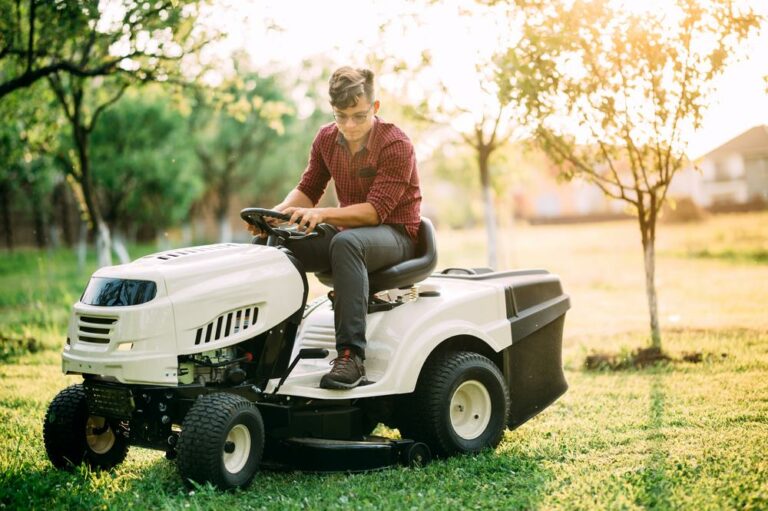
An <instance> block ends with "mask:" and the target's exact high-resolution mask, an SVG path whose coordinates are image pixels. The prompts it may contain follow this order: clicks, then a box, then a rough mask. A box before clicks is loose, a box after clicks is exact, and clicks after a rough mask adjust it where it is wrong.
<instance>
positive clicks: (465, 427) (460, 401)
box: [451, 380, 492, 440]
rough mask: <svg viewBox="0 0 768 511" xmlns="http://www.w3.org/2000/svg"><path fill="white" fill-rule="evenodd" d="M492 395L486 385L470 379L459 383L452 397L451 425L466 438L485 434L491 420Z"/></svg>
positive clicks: (458, 433) (469, 438)
mask: <svg viewBox="0 0 768 511" xmlns="http://www.w3.org/2000/svg"><path fill="white" fill-rule="evenodd" d="M491 411H492V405H491V395H490V394H488V389H486V388H485V385H483V384H482V383H480V382H479V381H477V380H468V381H465V382H464V383H462V384H461V385H459V387H458V388H457V389H456V391H455V392H454V393H453V397H451V426H453V430H454V431H455V432H456V434H457V435H459V436H460V437H461V438H463V439H464V440H472V439H475V438H477V437H479V436H480V435H482V434H483V432H484V431H485V428H487V427H488V423H489V422H491Z"/></svg>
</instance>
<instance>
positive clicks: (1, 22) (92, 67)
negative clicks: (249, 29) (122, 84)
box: [0, 0, 206, 100]
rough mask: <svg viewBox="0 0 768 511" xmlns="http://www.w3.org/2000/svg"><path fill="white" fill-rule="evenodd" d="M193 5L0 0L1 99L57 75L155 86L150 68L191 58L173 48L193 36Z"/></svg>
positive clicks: (157, 72)
mask: <svg viewBox="0 0 768 511" xmlns="http://www.w3.org/2000/svg"><path fill="white" fill-rule="evenodd" d="M197 3H198V0H194V1H192V2H190V1H189V0H179V1H175V0H160V1H156V2H142V1H137V0H124V1H121V2H119V3H114V2H112V3H109V2H99V1H98V0H60V1H55V2H54V1H40V0H27V1H23V0H0V68H1V69H2V73H0V100H2V99H3V98H4V96H6V95H8V94H10V93H12V92H14V91H16V90H19V89H23V88H25V87H29V86H30V85H32V84H33V83H35V82H37V81H38V80H41V79H44V78H47V77H49V76H51V75H53V74H57V73H58V74H62V73H63V74H69V75H72V76H77V77H80V78H91V77H96V76H111V75H114V74H116V73H127V74H133V75H136V76H138V77H139V78H140V79H142V80H153V79H162V78H163V77H164V72H163V71H161V69H160V68H158V67H157V66H156V65H155V64H156V63H158V62H162V61H168V60H178V59H179V58H180V57H181V56H182V55H183V53H185V52H189V51H190V48H184V49H183V51H181V52H179V49H180V46H179V45H178V42H179V41H180V40H181V39H183V38H186V37H187V36H189V34H190V32H191V30H192V24H191V21H192V20H193V19H194V13H193V11H194V9H192V7H194V5H195V4H197ZM190 4H191V5H190ZM145 35H151V37H144V36H145ZM180 35H183V36H184V37H183V38H182V37H179V36H180ZM205 43H206V41H205V40H196V41H195V42H194V43H193V47H194V48H200V47H202V45H203V44H205Z"/></svg>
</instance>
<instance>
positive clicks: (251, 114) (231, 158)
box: [190, 70, 294, 241]
mask: <svg viewBox="0 0 768 511" xmlns="http://www.w3.org/2000/svg"><path fill="white" fill-rule="evenodd" d="M191 108H192V115H191V117H190V119H191V124H192V127H193V132H194V148H195V152H196V154H197V157H198V159H199V162H200V167H201V171H202V176H203V179H204V181H205V184H206V194H205V195H204V196H203V198H202V199H201V203H202V204H206V205H210V206H211V207H212V208H213V210H214V216H215V218H216V220H217V222H218V224H219V226H220V239H221V241H229V240H231V237H232V231H231V226H230V224H229V210H230V203H231V199H232V196H233V195H234V194H235V193H236V192H237V191H239V190H240V189H242V187H243V186H245V185H246V184H248V183H251V184H253V183H259V184H261V185H267V186H273V184H274V183H270V181H271V178H270V175H269V173H267V172H264V168H263V163H264V159H265V158H266V157H267V156H268V155H269V152H270V151H271V150H272V149H274V148H275V147H276V144H277V143H278V141H279V139H280V137H281V136H282V135H283V134H284V133H285V130H286V125H288V124H289V123H290V122H291V121H292V119H293V116H294V111H293V106H292V105H291V103H290V102H289V101H288V100H287V99H286V98H285V96H284V95H283V92H282V89H281V87H280V85H279V84H278V83H277V81H276V79H275V78H274V77H262V76H260V75H258V74H257V73H253V72H245V73H241V72H240V71H239V70H237V72H236V74H235V76H234V77H232V78H230V79H229V80H228V81H227V82H225V83H224V84H222V85H221V86H219V87H218V88H217V89H215V90H212V89H209V90H207V89H202V88H198V89H196V90H195V95H194V97H193V98H192V104H191ZM272 177H274V175H272Z"/></svg>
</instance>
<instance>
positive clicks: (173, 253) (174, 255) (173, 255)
mask: <svg viewBox="0 0 768 511" xmlns="http://www.w3.org/2000/svg"><path fill="white" fill-rule="evenodd" d="M236 246H237V244H236V243H217V244H216V245H203V246H202V247H191V248H181V249H179V250H169V251H167V252H160V253H159V254H152V255H148V256H145V257H147V258H150V259H160V260H161V261H173V260H174V259H178V258H180V257H184V256H189V255H195V254H203V253H206V252H214V251H216V250H223V249H225V248H229V247H236Z"/></svg>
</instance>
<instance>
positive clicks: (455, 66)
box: [382, 1, 518, 268]
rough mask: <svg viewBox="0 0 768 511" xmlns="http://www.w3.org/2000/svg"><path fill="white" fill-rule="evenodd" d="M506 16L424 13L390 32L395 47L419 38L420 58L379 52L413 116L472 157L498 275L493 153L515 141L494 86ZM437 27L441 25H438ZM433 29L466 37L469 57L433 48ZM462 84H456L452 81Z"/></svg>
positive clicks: (447, 4)
mask: <svg viewBox="0 0 768 511" xmlns="http://www.w3.org/2000/svg"><path fill="white" fill-rule="evenodd" d="M501 10H502V9H499V8H496V7H495V6H481V5H475V6H472V5H462V4H457V3H456V2H453V1H444V2H434V3H433V5H431V6H429V7H428V8H426V9H425V10H424V11H423V12H417V13H414V14H412V15H411V16H410V17H408V16H399V17H398V19H397V20H393V21H391V22H390V23H389V25H388V26H387V27H386V29H385V30H386V31H388V32H390V33H398V35H399V37H398V40H400V39H402V38H403V37H406V38H407V37H409V36H414V35H416V36H417V37H415V41H413V44H412V46H411V50H419V51H418V54H416V55H413V56H410V57H406V59H405V60H398V59H394V58H391V57H389V56H388V55H391V54H394V52H393V51H392V50H389V49H387V48H384V49H383V50H382V53H383V55H384V56H383V57H382V59H383V64H384V66H388V67H389V68H390V70H391V71H393V72H394V73H396V74H398V75H400V77H401V87H403V89H404V90H402V91H401V92H399V93H398V97H405V98H408V100H409V101H410V102H411V108H408V112H409V113H410V114H411V115H412V116H413V117H415V118H416V119H419V120H422V121H426V122H427V123H429V124H430V125H432V126H433V127H435V128H437V129H438V130H443V129H444V128H446V127H449V128H450V129H451V130H452V132H453V133H452V135H454V136H456V135H458V138H459V140H460V141H461V142H462V143H463V144H465V145H466V146H467V147H469V148H470V149H471V150H472V152H473V154H474V165H475V169H476V171H477V173H478V176H479V178H480V186H481V191H482V198H483V206H484V217H485V226H486V232H487V246H488V265H489V266H490V267H491V268H496V267H497V253H498V250H497V246H498V240H497V238H498V236H497V232H496V231H497V229H496V226H497V213H496V210H495V206H494V203H495V197H494V196H495V194H494V187H493V182H492V181H493V176H492V172H491V159H492V157H493V154H494V152H496V151H497V150H498V149H500V148H503V147H504V146H505V145H507V143H508V142H509V141H510V139H511V138H512V137H513V136H515V135H516V134H517V133H518V132H517V130H516V129H515V128H516V125H517V123H516V116H515V114H516V112H515V111H514V108H513V105H511V104H510V99H509V98H508V97H505V96H502V95H500V94H499V91H498V86H497V83H496V81H495V75H496V73H497V71H498V70H497V68H496V63H495V62H494V61H493V59H492V50H493V48H496V47H498V45H499V44H501V43H502V42H503V41H505V40H506V37H507V35H506V31H505V28H506V27H502V26H500V25H499V23H498V21H499V14H500V11H501ZM433 19H437V20H439V21H438V22H437V23H435V22H433V21H432V20H433ZM446 19H448V20H451V24H450V26H448V27H444V26H442V25H443V24H444V23H446ZM434 29H438V30H440V31H441V33H445V30H451V31H454V32H456V34H455V35H456V37H466V40H467V41H468V43H467V45H466V46H467V49H468V53H471V55H469V56H468V55H457V54H456V52H455V51H454V50H455V49H454V48H451V49H450V50H449V51H444V48H437V47H434V46H432V45H431V42H432V39H431V38H430V37H429V33H430V31H431V30H434ZM473 42H474V44H473ZM414 57H415V58H414ZM467 57H469V58H467ZM446 69H452V70H453V71H454V76H452V77H451V76H445V75H444V74H443V71H444V70H446ZM457 76H459V79H458V80H455V79H454V80H452V81H451V80H450V78H456V77H457ZM467 77H472V78H473V79H474V83H473V84H472V85H473V86H472V87H471V89H468V88H467V87H466V86H463V85H465V84H466V83H467V80H466V78H467Z"/></svg>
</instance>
